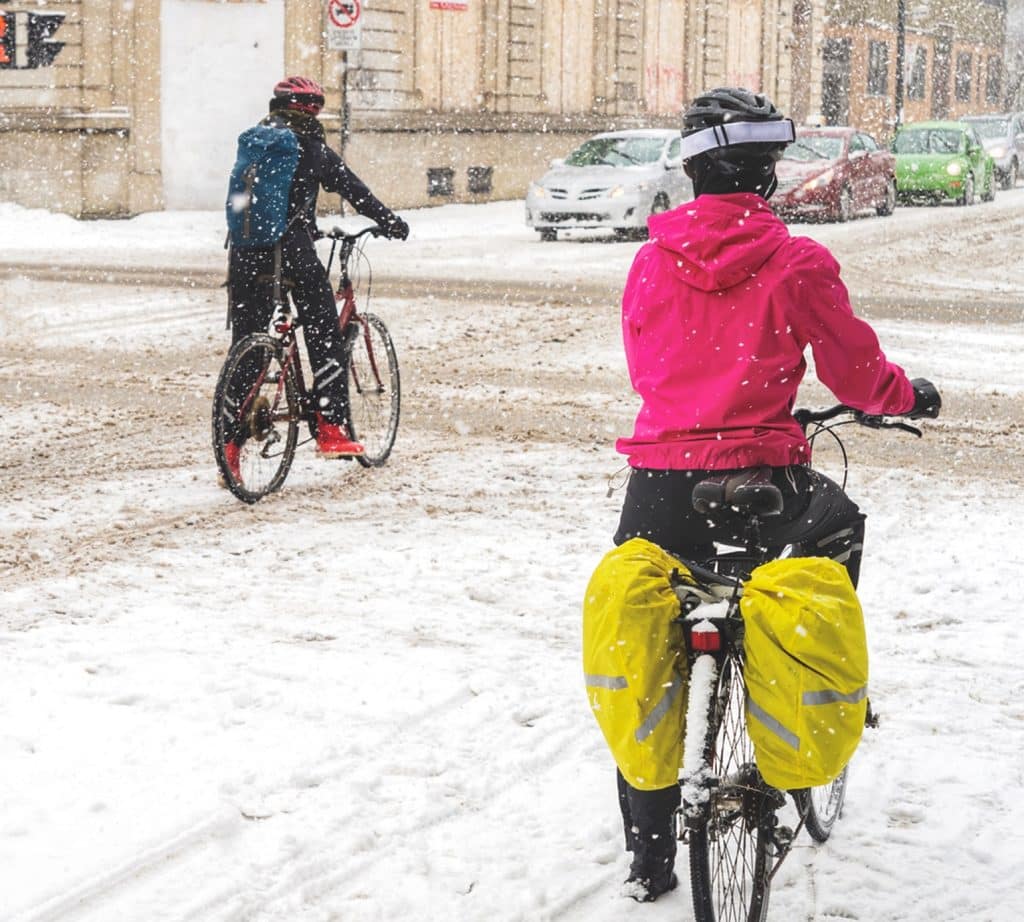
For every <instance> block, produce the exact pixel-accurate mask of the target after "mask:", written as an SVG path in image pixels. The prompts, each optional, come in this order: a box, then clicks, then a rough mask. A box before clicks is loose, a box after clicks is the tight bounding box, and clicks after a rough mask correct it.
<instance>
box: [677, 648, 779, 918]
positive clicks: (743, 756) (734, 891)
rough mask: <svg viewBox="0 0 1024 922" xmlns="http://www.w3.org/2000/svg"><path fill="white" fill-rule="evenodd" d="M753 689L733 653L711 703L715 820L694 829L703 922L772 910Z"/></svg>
mask: <svg viewBox="0 0 1024 922" xmlns="http://www.w3.org/2000/svg"><path fill="white" fill-rule="evenodd" d="M745 698H746V686H745V684H744V682H743V674H742V671H741V669H740V666H739V663H738V662H737V661H736V660H735V659H733V658H731V657H730V658H726V659H725V661H724V663H723V664H722V668H721V671H720V673H719V676H718V681H717V686H716V688H715V690H714V693H713V695H712V699H711V703H710V706H709V711H710V713H709V715H708V730H707V741H706V746H705V764H706V765H707V766H708V769H709V770H710V772H711V774H712V775H713V777H714V778H715V779H717V784H716V785H714V786H712V787H711V788H710V789H709V791H708V796H709V798H710V800H709V804H708V815H707V822H706V823H705V824H703V825H702V826H699V827H695V828H691V829H690V834H689V843H690V887H691V890H692V894H693V910H694V914H695V915H696V918H697V922H762V920H763V919H764V918H765V914H766V913H767V911H768V887H769V873H770V871H771V862H770V860H769V844H770V836H769V832H768V829H769V821H770V819H774V806H773V804H772V801H771V796H770V795H771V789H770V788H768V787H767V786H766V785H765V783H764V781H763V780H762V779H761V776H760V774H759V772H758V771H757V767H756V765H755V764H754V747H753V744H752V743H751V742H750V737H749V736H747V729H746V718H745V715H744V701H745Z"/></svg>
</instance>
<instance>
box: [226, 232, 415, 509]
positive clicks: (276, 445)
mask: <svg viewBox="0 0 1024 922" xmlns="http://www.w3.org/2000/svg"><path fill="white" fill-rule="evenodd" d="M384 233H385V231H384V229H383V228H382V227H379V226H378V225H370V226H369V227H366V228H363V229H362V230H360V231H358V232H357V233H354V234H347V233H345V232H344V231H343V230H341V229H340V228H335V229H333V230H332V231H330V232H328V233H327V234H325V235H323V236H326V237H328V238H330V240H331V253H330V258H329V259H328V262H327V273H328V275H330V271H331V267H332V265H333V263H334V258H335V253H336V252H337V255H338V265H339V279H338V285H337V288H336V289H335V300H336V301H337V303H338V324H339V326H340V328H341V330H342V335H343V341H344V354H345V358H344V368H345V371H344V373H345V374H346V375H347V380H348V398H349V399H348V416H347V419H346V420H345V421H344V422H345V425H346V427H347V428H348V431H349V433H350V435H351V437H352V438H353V439H354V440H357V441H360V442H361V443H362V445H363V448H364V453H363V454H361V455H356V456H355V457H356V460H357V461H358V462H359V463H360V464H361V465H363V466H364V467H368V468H369V467H379V466H380V465H382V464H384V462H385V461H387V459H388V456H389V455H390V454H391V449H392V448H393V446H394V443H395V436H396V434H397V432H398V418H399V409H400V404H401V386H400V381H399V374H398V357H397V355H396V353H395V347H394V343H393V342H392V340H391V335H390V333H389V332H388V329H387V327H386V326H385V324H384V321H383V320H381V319H380V317H378V316H377V315H375V314H371V313H365V312H362V311H360V310H359V309H358V308H357V307H356V298H355V289H354V285H353V279H352V276H353V274H354V272H355V264H356V260H357V259H358V258H359V257H361V256H362V245H361V244H360V241H361V240H362V239H363V238H364V237H367V236H373V237H376V236H380V235H382V234H384ZM265 281H267V282H268V284H270V285H271V287H272V294H271V298H272V304H273V313H272V320H271V323H270V328H271V329H272V330H273V334H271V333H255V334H252V335H250V336H246V337H245V338H244V339H241V340H239V341H238V342H237V343H236V344H235V345H234V346H233V347H232V348H231V350H230V352H229V353H228V356H227V358H226V359H225V361H224V366H223V368H222V369H221V372H220V376H219V377H218V379H217V386H216V388H215V390H214V398H213V451H214V456H215V457H216V460H217V466H218V468H219V469H220V472H221V476H222V477H223V479H224V482H225V484H226V486H227V487H228V489H229V490H230V491H231V492H232V493H233V494H234V495H235V496H236V497H238V499H240V500H242V501H243V502H246V503H255V502H257V501H258V500H260V499H262V498H263V497H264V496H266V495H267V494H268V493H272V492H274V491H275V490H278V489H280V487H281V485H282V484H283V483H284V481H285V478H286V477H287V476H288V471H289V470H290V468H291V465H292V461H293V460H294V457H295V451H296V448H297V447H298V445H299V444H300V443H299V425H300V423H302V422H305V423H306V424H307V426H308V428H309V439H307V440H305V441H312V440H313V439H315V438H316V426H317V413H316V401H315V399H314V394H313V392H312V391H311V390H310V389H309V388H308V387H307V386H306V380H305V376H304V374H303V370H302V362H301V361H300V356H299V349H298V338H297V333H298V330H299V328H300V327H301V326H302V319H301V317H298V316H296V313H295V311H294V310H293V307H294V305H293V304H292V301H291V296H290V293H289V289H290V287H291V285H290V283H289V282H288V280H287V279H284V278H283V277H282V273H281V256H280V249H279V248H278V249H275V269H274V273H273V275H272V276H269V277H268V278H267V279H265ZM368 296H369V284H368V285H367V297H368ZM229 441H235V442H236V443H239V444H240V446H241V448H240V461H239V469H240V471H241V474H242V476H241V478H240V479H237V478H235V477H234V476H233V475H232V473H231V470H230V469H229V467H228V464H227V461H226V459H225V454H224V446H225V444H226V443H227V442H229ZM305 441H304V442H303V443H302V444H305Z"/></svg>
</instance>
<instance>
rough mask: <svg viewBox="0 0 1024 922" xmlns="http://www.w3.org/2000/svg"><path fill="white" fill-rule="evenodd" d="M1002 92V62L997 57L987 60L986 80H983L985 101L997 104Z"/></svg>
mask: <svg viewBox="0 0 1024 922" xmlns="http://www.w3.org/2000/svg"><path fill="white" fill-rule="evenodd" d="M1002 92H1003V61H1002V59H1001V58H998V57H995V56H993V57H991V58H989V59H988V79H986V80H985V101H986V102H989V103H993V104H994V103H997V102H999V99H1000V97H1001V96H1002Z"/></svg>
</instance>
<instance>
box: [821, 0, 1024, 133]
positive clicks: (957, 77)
mask: <svg viewBox="0 0 1024 922" xmlns="http://www.w3.org/2000/svg"><path fill="white" fill-rule="evenodd" d="M897 10H898V2H897V0H830V4H829V7H828V9H827V18H828V26H827V27H826V36H825V44H824V48H823V57H824V61H825V65H824V66H825V73H824V79H823V86H822V114H823V116H824V118H825V121H826V122H829V123H832V124H849V125H856V126H857V127H859V128H862V129H864V130H866V131H868V132H870V133H871V134H874V135H875V136H876V137H877V138H878V139H879V140H883V141H887V140H888V139H889V138H891V137H892V134H893V131H894V128H895V125H896V122H897V111H896V68H897V44H898V35H899V31H898V21H899V17H898V15H897ZM903 23H904V29H903V31H904V47H905V52H904V70H903V74H904V94H903V111H902V113H901V114H902V121H903V122H913V121H922V120H926V119H947V118H954V119H955V118H959V117H960V116H962V115H968V114H981V113H988V112H1001V111H1004V110H1005V109H1006V107H1007V104H1008V101H1007V95H1008V91H1009V86H1008V82H1007V74H1006V64H1005V46H1006V2H1005V0H969V2H967V0H960V2H954V3H951V2H948V0H904V17H903Z"/></svg>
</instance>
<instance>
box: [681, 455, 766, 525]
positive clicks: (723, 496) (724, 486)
mask: <svg viewBox="0 0 1024 922" xmlns="http://www.w3.org/2000/svg"><path fill="white" fill-rule="evenodd" d="M725 507H729V508H731V509H735V510H736V511H737V512H739V513H741V514H743V515H758V516H761V515H778V514H779V513H780V512H782V493H781V491H780V490H779V488H778V487H777V486H775V484H773V483H772V469H771V468H770V467H747V468H743V470H740V471H727V472H724V473H722V474H718V475H716V476H714V477H708V478H707V479H706V480H702V481H701V482H700V483H698V484H697V485H696V486H695V487H694V488H693V508H694V509H696V510H697V512H699V513H701V514H702V515H714V513H715V512H716V511H719V510H721V509H723V508H725Z"/></svg>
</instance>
